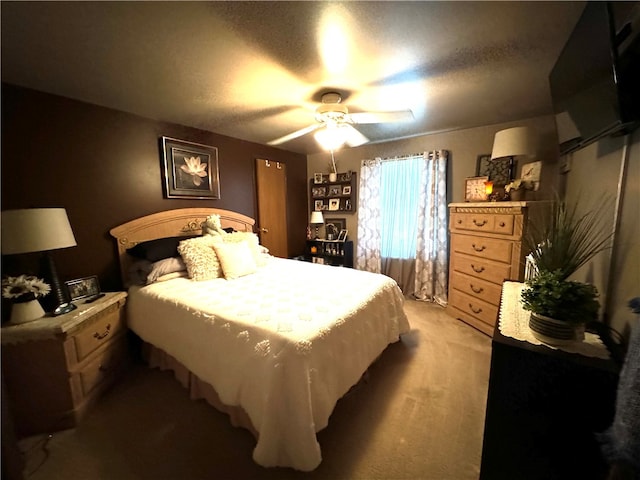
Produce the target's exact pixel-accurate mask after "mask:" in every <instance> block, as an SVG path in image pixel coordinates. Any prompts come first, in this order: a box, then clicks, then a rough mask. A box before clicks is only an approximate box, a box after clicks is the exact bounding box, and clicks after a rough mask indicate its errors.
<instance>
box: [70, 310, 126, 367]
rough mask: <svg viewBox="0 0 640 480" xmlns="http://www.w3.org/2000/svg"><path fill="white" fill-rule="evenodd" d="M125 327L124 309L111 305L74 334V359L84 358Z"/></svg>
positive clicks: (80, 359) (78, 360) (79, 360)
mask: <svg viewBox="0 0 640 480" xmlns="http://www.w3.org/2000/svg"><path fill="white" fill-rule="evenodd" d="M125 328H126V327H125V322H124V310H123V309H122V308H118V306H117V305H112V306H111V307H110V308H109V309H107V310H105V311H104V312H103V313H102V314H101V315H100V316H98V317H97V320H95V321H94V322H91V323H90V324H88V325H87V326H86V327H84V328H83V329H82V330H81V331H79V332H78V333H77V334H76V335H75V336H74V343H75V350H76V361H77V362H81V361H82V360H84V359H85V358H86V357H87V356H88V355H90V354H91V352H93V351H95V350H96V349H97V348H99V347H100V346H101V345H104V344H105V343H107V342H108V341H109V340H110V339H111V338H112V337H114V336H115V335H117V334H118V333H119V332H121V331H123V330H124V329H125Z"/></svg>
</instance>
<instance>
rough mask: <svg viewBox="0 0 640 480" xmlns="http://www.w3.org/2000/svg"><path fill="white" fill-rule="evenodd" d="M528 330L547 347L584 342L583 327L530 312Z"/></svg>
mask: <svg viewBox="0 0 640 480" xmlns="http://www.w3.org/2000/svg"><path fill="white" fill-rule="evenodd" d="M529 328H530V329H531V333H533V336H534V337H536V338H537V339H538V340H540V341H541V342H544V343H548V344H549V345H568V344H571V343H577V342H582V341H583V340H584V325H583V324H580V325H576V324H573V323H569V322H563V321H562V320H556V319H555V318H550V317H545V316H544V315H539V314H537V313H533V312H531V316H530V317H529Z"/></svg>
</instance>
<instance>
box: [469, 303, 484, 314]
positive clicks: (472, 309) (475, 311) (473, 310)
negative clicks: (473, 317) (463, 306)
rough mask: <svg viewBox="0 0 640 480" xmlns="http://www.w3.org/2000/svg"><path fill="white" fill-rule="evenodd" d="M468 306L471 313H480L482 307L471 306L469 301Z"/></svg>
mask: <svg viewBox="0 0 640 480" xmlns="http://www.w3.org/2000/svg"><path fill="white" fill-rule="evenodd" d="M469 308H470V309H471V311H472V312H473V313H480V312H481V311H482V308H473V304H471V303H470V304H469Z"/></svg>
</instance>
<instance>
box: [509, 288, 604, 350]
mask: <svg viewBox="0 0 640 480" xmlns="http://www.w3.org/2000/svg"><path fill="white" fill-rule="evenodd" d="M524 288H525V284H524V283H519V282H504V284H503V285H502V302H501V304H500V315H499V319H498V321H499V328H500V333H501V334H502V335H504V336H505V337H511V338H515V339H516V340H522V341H525V342H529V343H532V344H534V345H544V346H545V347H549V348H553V349H555V350H563V351H565V352H569V353H578V354H580V355H584V356H586V357H596V358H602V359H609V358H610V354H609V350H607V347H606V346H605V345H604V343H602V340H601V339H600V337H599V336H598V335H596V334H593V333H589V332H585V334H584V341H582V342H576V343H575V344H570V345H549V344H547V343H544V342H542V341H540V340H538V339H537V338H536V337H534V336H533V333H532V332H531V329H530V328H529V312H528V311H526V310H524V309H523V308H522V303H521V301H520V295H521V293H522V290H524Z"/></svg>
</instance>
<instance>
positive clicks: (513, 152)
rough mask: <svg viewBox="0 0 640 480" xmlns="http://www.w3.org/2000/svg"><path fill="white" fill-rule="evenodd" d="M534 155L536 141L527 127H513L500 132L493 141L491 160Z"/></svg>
mask: <svg viewBox="0 0 640 480" xmlns="http://www.w3.org/2000/svg"><path fill="white" fill-rule="evenodd" d="M535 154H536V141H535V135H534V134H533V131H532V130H531V129H530V128H528V127H514V128H507V129H506V130H500V131H499V132H497V133H496V136H495V137H494V139H493V150H492V151H491V160H493V159H495V158H503V157H515V156H518V155H526V156H533V155H535Z"/></svg>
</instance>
